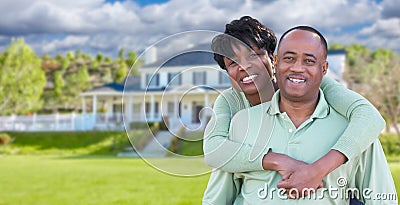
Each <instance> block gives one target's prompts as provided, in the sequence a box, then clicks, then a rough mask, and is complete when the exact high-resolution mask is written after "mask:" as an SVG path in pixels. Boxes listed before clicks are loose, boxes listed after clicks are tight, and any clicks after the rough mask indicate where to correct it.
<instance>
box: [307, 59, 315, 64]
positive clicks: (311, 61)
mask: <svg viewBox="0 0 400 205" xmlns="http://www.w3.org/2000/svg"><path fill="white" fill-rule="evenodd" d="M305 62H306V63H307V64H314V63H315V60H313V59H306V60H305Z"/></svg>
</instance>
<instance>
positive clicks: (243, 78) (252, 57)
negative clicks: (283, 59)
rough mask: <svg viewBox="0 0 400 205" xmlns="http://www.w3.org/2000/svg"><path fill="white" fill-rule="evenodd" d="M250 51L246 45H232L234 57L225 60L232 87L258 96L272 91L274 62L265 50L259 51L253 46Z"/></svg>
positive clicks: (247, 94)
mask: <svg viewBox="0 0 400 205" xmlns="http://www.w3.org/2000/svg"><path fill="white" fill-rule="evenodd" d="M251 46H252V48H251V49H250V48H249V47H248V46H247V45H245V44H239V45H232V50H233V52H234V54H235V55H234V56H233V57H232V58H226V57H225V58H224V63H225V67H226V70H227V71H228V75H229V77H230V78H231V82H232V86H233V87H234V88H236V89H238V90H240V91H242V92H244V94H246V96H251V95H258V94H259V93H261V92H263V90H264V89H270V86H268V84H267V82H268V83H270V82H271V76H272V62H271V58H270V56H269V55H268V52H267V51H266V50H265V49H259V48H258V47H257V46H256V45H255V44H251Z"/></svg>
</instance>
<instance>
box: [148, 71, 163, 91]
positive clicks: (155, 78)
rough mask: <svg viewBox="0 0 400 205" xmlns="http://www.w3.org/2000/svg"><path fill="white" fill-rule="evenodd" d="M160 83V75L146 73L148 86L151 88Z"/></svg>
mask: <svg viewBox="0 0 400 205" xmlns="http://www.w3.org/2000/svg"><path fill="white" fill-rule="evenodd" d="M159 85H160V75H159V73H156V74H154V75H153V74H146V86H148V87H149V88H154V87H159Z"/></svg>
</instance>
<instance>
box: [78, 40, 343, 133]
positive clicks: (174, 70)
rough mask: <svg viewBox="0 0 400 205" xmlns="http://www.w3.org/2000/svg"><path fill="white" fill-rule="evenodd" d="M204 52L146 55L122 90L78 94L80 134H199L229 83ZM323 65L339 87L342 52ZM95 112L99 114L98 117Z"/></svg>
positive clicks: (119, 86)
mask: <svg viewBox="0 0 400 205" xmlns="http://www.w3.org/2000/svg"><path fill="white" fill-rule="evenodd" d="M208 50H209V45H200V46H198V47H195V48H192V49H190V50H187V51H183V52H181V53H180V54H178V55H175V56H174V57H172V58H168V59H159V60H155V56H156V55H155V52H154V51H152V52H149V54H148V56H147V61H150V62H148V63H147V64H145V65H144V66H142V67H141V68H139V71H140V72H141V75H140V77H137V76H136V77H128V78H127V79H126V80H125V82H124V83H123V84H115V83H112V84H108V85H105V86H102V87H98V88H95V89H93V90H90V91H88V92H84V93H82V94H81V96H82V99H83V108H84V110H85V107H86V103H87V102H88V101H91V103H90V104H92V109H91V110H92V112H91V115H90V116H92V117H91V118H90V119H91V120H87V121H86V122H87V123H89V125H87V126H85V129H88V128H90V127H91V128H98V129H114V128H118V127H121V126H122V120H124V121H125V125H129V124H130V123H131V122H160V121H162V120H163V119H164V120H165V121H166V123H167V125H169V129H178V128H180V127H181V126H186V127H188V128H189V129H202V128H203V127H204V125H205V124H204V122H205V121H203V120H206V119H207V118H208V117H210V116H211V114H212V112H211V108H212V106H213V103H214V101H215V99H216V97H217V96H218V95H219V93H220V92H221V91H222V90H224V89H226V88H228V87H230V81H229V77H228V76H227V74H226V72H225V71H223V70H221V69H220V68H219V67H218V65H217V64H216V62H215V61H214V60H213V54H212V53H210V52H209V51H208ZM328 62H329V70H328V76H330V77H331V78H334V79H335V80H337V81H339V82H341V83H345V82H344V80H343V78H342V74H343V71H344V66H345V51H344V50H338V51H329V52H328ZM99 105H100V106H101V107H102V109H99ZM93 108H94V109H93ZM104 108H105V109H104ZM204 108H210V109H204ZM99 110H102V111H104V113H102V114H99V113H98V111H99ZM122 113H123V114H122ZM201 122H203V124H201Z"/></svg>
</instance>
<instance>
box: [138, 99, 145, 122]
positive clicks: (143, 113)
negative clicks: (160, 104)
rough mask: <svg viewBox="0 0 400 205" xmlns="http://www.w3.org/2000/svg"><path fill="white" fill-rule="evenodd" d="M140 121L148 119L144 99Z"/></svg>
mask: <svg viewBox="0 0 400 205" xmlns="http://www.w3.org/2000/svg"><path fill="white" fill-rule="evenodd" d="M139 118H140V121H144V119H146V118H147V117H146V101H145V100H144V99H143V101H142V105H141V107H140V116H139Z"/></svg>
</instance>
